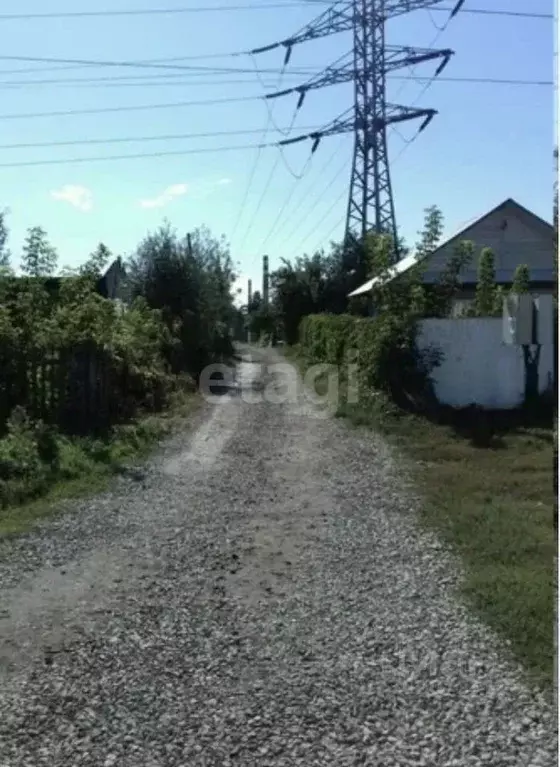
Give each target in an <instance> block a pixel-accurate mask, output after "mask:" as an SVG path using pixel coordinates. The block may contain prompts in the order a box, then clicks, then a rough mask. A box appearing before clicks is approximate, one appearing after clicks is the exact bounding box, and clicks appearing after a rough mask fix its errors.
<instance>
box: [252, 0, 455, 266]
mask: <svg viewBox="0 0 560 767" xmlns="http://www.w3.org/2000/svg"><path fill="white" fill-rule="evenodd" d="M441 2H442V0H339V2H336V3H334V4H333V5H332V6H331V7H330V8H329V9H328V10H327V11H325V12H324V13H322V14H321V15H320V16H319V17H318V18H317V19H315V20H314V21H312V22H311V23H310V24H307V25H306V26H305V27H303V29H301V30H300V31H299V32H298V33H297V34H295V35H293V36H292V37H290V38H287V39H286V40H283V41H280V42H277V43H273V44H272V45H268V46H265V47H263V48H257V49H255V50H254V51H252V53H262V52H264V51H268V50H272V49H273V48H276V47H279V46H282V47H284V48H285V49H286V54H285V58H284V65H286V64H287V63H288V62H289V60H290V57H291V53H292V48H293V46H294V45H297V44H299V43H303V42H306V41H308V40H314V39H317V38H320V37H325V36H327V35H332V34H336V33H339V32H346V31H352V32H353V36H354V45H353V51H352V53H351V54H348V55H347V56H343V57H342V58H341V59H339V60H338V61H336V62H335V63H334V64H333V65H331V66H329V67H327V68H326V69H325V70H324V71H323V72H322V73H321V74H320V75H318V76H316V77H314V78H312V79H311V80H309V81H308V82H307V83H304V84H303V85H301V86H298V87H296V88H290V89H288V90H283V91H280V92H278V93H271V94H269V95H268V98H277V97H279V96H285V95H287V94H289V93H291V92H296V93H298V94H299V100H298V103H297V108H298V109H299V108H301V106H302V104H303V101H304V98H305V95H306V93H307V92H308V91H310V90H315V89H317V88H322V87H325V86H328V85H336V84H339V83H345V82H353V83H354V106H353V108H352V109H351V110H349V111H348V112H345V113H344V114H343V115H341V116H340V117H338V118H337V119H336V120H334V121H333V122H332V123H331V124H330V125H327V126H326V127H325V128H323V129H322V130H320V131H315V132H313V133H311V134H307V135H304V136H298V137H296V138H291V139H285V140H284V141H281V142H280V144H291V143H295V142H297V141H302V140H304V139H306V138H310V139H312V141H313V145H312V150H311V151H312V152H314V151H315V150H316V149H317V147H318V145H319V141H320V140H321V138H322V137H323V136H330V135H333V134H335V133H346V132H353V133H354V136H355V140H354V156H353V161H352V174H351V179H350V193H349V196H348V207H347V214H346V230H345V239H346V241H348V240H358V241H359V240H362V239H363V237H364V236H365V235H366V233H367V232H370V231H376V232H379V233H386V234H389V235H391V237H392V238H393V242H394V243H395V258H398V253H397V250H396V248H397V243H398V236H397V223H396V217H395V206H394V201H393V192H392V187H391V176H390V169H389V159H388V156H387V127H388V126H390V125H393V124H395V123H401V122H406V121H409V120H413V119H418V118H421V119H422V123H421V124H420V128H419V131H418V132H421V131H422V130H424V129H425V128H426V127H427V126H428V124H429V123H430V122H431V120H432V119H433V117H434V116H435V115H436V114H437V113H436V111H435V110H434V109H415V108H413V107H406V106H402V105H400V104H390V103H388V102H387V100H386V76H387V74H388V73H389V72H393V71H395V70H397V69H401V68H403V67H410V66H415V65H417V64H422V63H425V62H429V61H438V62H439V63H438V66H437V69H436V71H435V74H434V76H437V75H438V74H440V72H441V71H442V70H443V68H444V67H445V66H446V65H447V64H448V63H449V61H450V59H451V57H452V56H453V51H451V50H450V49H449V48H445V49H442V50H431V49H426V48H412V47H407V46H394V45H386V42H385V24H386V22H387V20H388V19H391V18H394V17H395V16H400V15H402V14H405V13H410V12H411V11H415V10H420V9H422V8H430V7H434V6H437V5H438V4H439V3H441ZM463 3H464V0H458V2H457V3H456V5H455V7H454V8H453V10H452V11H451V15H450V18H452V17H453V16H455V15H456V14H457V13H458V12H459V10H460V8H461V6H462V5H463Z"/></svg>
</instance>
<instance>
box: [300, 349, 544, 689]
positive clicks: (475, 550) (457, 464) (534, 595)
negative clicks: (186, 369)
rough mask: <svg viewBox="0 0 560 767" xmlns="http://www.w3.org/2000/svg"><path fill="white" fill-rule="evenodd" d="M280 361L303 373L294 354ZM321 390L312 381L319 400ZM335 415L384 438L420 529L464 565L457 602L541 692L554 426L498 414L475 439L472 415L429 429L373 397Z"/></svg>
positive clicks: (430, 423) (449, 417)
mask: <svg viewBox="0 0 560 767" xmlns="http://www.w3.org/2000/svg"><path fill="white" fill-rule="evenodd" d="M285 353H286V356H287V357H288V359H290V360H291V361H292V362H294V363H295V364H297V365H298V366H299V367H300V369H302V370H305V367H306V364H305V361H304V360H303V359H302V357H301V356H300V355H299V353H298V350H297V348H292V349H286V351H285ZM325 391H326V388H325V386H324V381H323V382H321V380H320V379H319V381H318V393H319V394H324V393H325ZM338 415H339V416H341V417H345V418H348V419H349V421H350V422H351V423H352V424H355V425H362V426H370V427H372V428H376V429H377V430H380V431H382V432H383V433H384V435H385V436H386V437H387V438H388V439H389V441H390V442H391V443H392V444H393V445H394V446H396V447H397V449H398V450H399V451H400V452H401V454H402V455H403V458H404V459H405V461H406V462H407V464H408V466H409V467H410V476H411V479H412V480H413V481H414V483H415V485H416V488H417V489H418V490H419V492H420V495H421V497H422V499H423V503H422V508H421V519H422V522H423V523H424V524H425V525H427V526H429V527H430V528H432V529H433V530H435V531H437V533H438V534H439V535H440V536H441V538H442V539H444V540H445V541H446V542H447V543H448V544H449V545H450V546H451V547H452V548H453V549H454V550H455V551H456V552H457V553H458V554H459V555H460V556H461V558H462V561H463V563H464V577H463V582H462V588H463V592H464V595H465V596H466V598H467V599H468V600H469V601H470V603H471V604H472V605H473V606H474V607H475V609H476V610H477V611H478V612H479V614H480V615H481V616H482V617H483V619H484V620H485V621H486V622H487V623H488V624H489V625H490V626H491V627H492V628H494V629H495V630H496V631H497V633H498V634H499V635H500V636H501V637H502V638H503V639H504V640H505V641H506V642H507V643H508V645H509V647H510V649H511V651H512V652H513V654H514V655H515V656H516V658H517V659H518V660H519V661H520V662H521V663H522V665H523V666H524V667H525V668H526V669H527V671H528V673H529V676H530V680H531V681H533V682H535V683H536V684H538V685H539V686H541V687H544V688H546V687H549V686H550V685H551V683H552V680H553V672H554V659H555V637H554V624H555V609H554V605H555V593H556V587H555V573H556V568H555V557H556V554H557V545H556V544H557V536H556V531H555V529H554V525H553V510H554V507H555V491H554V487H553V460H554V457H553V453H554V437H553V422H552V418H550V422H549V423H547V421H546V419H544V420H543V421H542V422H541V423H539V422H538V421H535V420H533V421H530V420H528V419H527V418H526V417H523V416H521V415H520V414H510V415H509V416H507V417H505V416H504V415H502V416H501V417H496V418H495V419H494V421H493V424H492V426H491V428H490V430H489V431H488V429H487V430H486V432H483V434H482V435H481V434H480V429H479V430H478V431H477V430H476V428H475V423H474V422H473V421H472V414H464V413H463V414H461V413H452V412H448V413H441V414H440V418H439V419H438V421H437V422H436V421H434V420H428V419H427V418H424V417H419V416H413V415H410V414H408V413H404V412H403V411H399V410H397V408H395V407H394V406H392V405H390V404H389V403H387V401H386V400H384V399H383V398H382V397H375V396H374V395H373V393H371V392H370V393H369V394H366V395H365V396H364V397H362V401H361V402H359V403H358V404H357V405H352V406H350V405H348V404H346V403H344V402H342V404H341V405H340V406H339V409H338ZM444 415H445V417H443V416H444ZM481 437H482V439H481ZM477 444H478V445H484V446H477Z"/></svg>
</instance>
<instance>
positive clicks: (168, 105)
mask: <svg viewBox="0 0 560 767" xmlns="http://www.w3.org/2000/svg"><path fill="white" fill-rule="evenodd" d="M412 79H415V80H423V79H425V78H421V77H415V78H412ZM437 79H438V82H453V83H457V82H468V83H488V84H496V85H533V86H534V85H536V86H547V87H549V86H551V85H553V82H552V80H500V79H497V78H484V77H483V78H480V77H441V76H440V77H438V78H437ZM262 100H264V97H263V96H262V95H255V96H232V97H224V98H218V99H200V100H198V99H197V100H193V101H171V102H164V103H158V104H138V105H130V106H116V107H94V108H90V109H88V108H85V109H59V110H53V111H50V112H11V113H10V112H7V113H5V114H1V113H0V120H28V119H40V118H46V117H47V118H48V117H74V116H78V115H93V114H111V113H114V112H142V111H148V110H152V109H182V108H185V107H195V106H217V105H219V104H236V103H237V104H238V103H243V102H249V101H262Z"/></svg>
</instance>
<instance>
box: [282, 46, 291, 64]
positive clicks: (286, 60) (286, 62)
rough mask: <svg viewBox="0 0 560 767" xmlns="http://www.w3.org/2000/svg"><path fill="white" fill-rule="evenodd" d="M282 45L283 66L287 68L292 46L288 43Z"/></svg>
mask: <svg viewBox="0 0 560 767" xmlns="http://www.w3.org/2000/svg"><path fill="white" fill-rule="evenodd" d="M284 45H285V46H286V55H285V56H284V66H287V65H288V62H289V61H290V58H291V56H292V46H291V45H290V43H288V44H286V43H284Z"/></svg>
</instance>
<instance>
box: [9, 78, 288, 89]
mask: <svg viewBox="0 0 560 767" xmlns="http://www.w3.org/2000/svg"><path fill="white" fill-rule="evenodd" d="M77 82H78V81H76V83H77ZM251 83H252V81H251V79H244V80H240V79H237V78H234V79H229V78H227V79H223V80H221V79H220V80H173V81H171V82H166V81H157V82H153V81H144V80H140V81H138V82H107V83H96V82H93V83H88V82H84V83H83V84H82V83H81V82H80V89H85V88H138V87H140V88H150V87H154V86H155V87H157V88H166V87H171V88H173V87H177V86H179V87H182V86H185V85H187V86H189V87H191V86H197V85H198V86H203V87H206V88H212V87H222V86H224V85H250V84H251ZM27 85H28V83H25V84H23V83H22V84H21V85H12V84H10V83H2V82H1V81H0V89H4V90H14V89H15V90H17V89H20V88H25V87H26V86H27ZM29 85H31V86H33V85H38V84H37V83H29ZM56 87H58V86H56ZM59 87H61V88H72V87H73V85H70V84H68V83H61V84H60V86H59ZM268 87H269V88H274V84H273V83H271V84H270V85H269V86H268Z"/></svg>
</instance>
